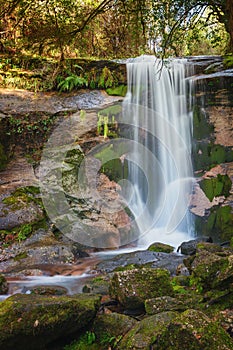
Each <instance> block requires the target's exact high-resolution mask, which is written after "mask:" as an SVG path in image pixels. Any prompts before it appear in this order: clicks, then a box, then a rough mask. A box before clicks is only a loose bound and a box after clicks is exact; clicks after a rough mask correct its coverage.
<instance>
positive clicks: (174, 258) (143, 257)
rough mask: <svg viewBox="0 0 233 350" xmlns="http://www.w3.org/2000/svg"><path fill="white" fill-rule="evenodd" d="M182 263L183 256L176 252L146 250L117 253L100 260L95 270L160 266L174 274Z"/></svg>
mask: <svg viewBox="0 0 233 350" xmlns="http://www.w3.org/2000/svg"><path fill="white" fill-rule="evenodd" d="M182 263H183V257H182V256H180V255H179V254H176V253H169V254H168V253H162V252H151V251H148V250H141V251H135V252H131V253H125V254H119V255H117V256H115V257H113V258H112V259H108V260H105V261H102V262H100V263H99V264H97V266H96V270H97V271H98V272H101V273H103V272H104V273H106V272H107V273H108V272H113V271H118V270H120V271H122V270H127V269H132V268H139V267H147V268H148V267H152V268H156V269H157V268H162V269H166V270H168V271H169V272H170V274H171V275H176V270H177V267H178V266H179V265H180V264H182Z"/></svg>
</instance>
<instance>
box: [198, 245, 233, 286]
mask: <svg viewBox="0 0 233 350" xmlns="http://www.w3.org/2000/svg"><path fill="white" fill-rule="evenodd" d="M191 268H192V276H191V281H192V284H193V285H195V286H196V288H197V290H199V291H202V290H204V291H206V290H211V289H222V288H225V289H228V288H230V286H231V283H232V282H233V255H228V256H221V253H220V255H219V253H218V252H216V253H210V252H209V251H207V250H206V249H200V248H199V250H198V252H197V254H196V257H195V259H194V261H193V262H192V265H191Z"/></svg>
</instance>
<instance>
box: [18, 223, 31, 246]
mask: <svg viewBox="0 0 233 350" xmlns="http://www.w3.org/2000/svg"><path fill="white" fill-rule="evenodd" d="M31 233H32V225H31V224H25V225H22V226H21V228H20V230H19V232H18V236H17V239H18V241H19V242H21V241H24V240H25V239H26V238H27V237H28V236H29V235H30V234H31Z"/></svg>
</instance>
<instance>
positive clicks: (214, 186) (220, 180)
mask: <svg viewBox="0 0 233 350" xmlns="http://www.w3.org/2000/svg"><path fill="white" fill-rule="evenodd" d="M231 186H232V182H231V179H230V178H229V176H228V175H221V174H218V175H217V177H214V178H211V179H203V180H202V181H201V182H200V187H201V189H202V190H203V192H204V193H205V194H206V196H207V198H209V200H210V201H211V202H212V200H213V199H214V197H217V196H225V197H228V196H229V195H230V190H231Z"/></svg>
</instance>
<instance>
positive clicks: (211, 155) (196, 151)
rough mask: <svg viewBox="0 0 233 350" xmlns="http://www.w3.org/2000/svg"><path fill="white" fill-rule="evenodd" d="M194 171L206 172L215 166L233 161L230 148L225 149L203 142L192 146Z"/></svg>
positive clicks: (232, 153)
mask: <svg viewBox="0 0 233 350" xmlns="http://www.w3.org/2000/svg"><path fill="white" fill-rule="evenodd" d="M192 155H193V165H194V170H201V169H202V170H207V169H210V168H211V167H213V166H215V165H216V164H221V163H227V162H232V161H233V151H232V147H227V146H226V147H225V146H222V145H218V144H214V143H213V141H211V142H209V141H206V140H203V141H201V142H197V143H196V144H195V145H194V146H193V154H192Z"/></svg>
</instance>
